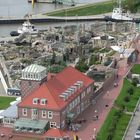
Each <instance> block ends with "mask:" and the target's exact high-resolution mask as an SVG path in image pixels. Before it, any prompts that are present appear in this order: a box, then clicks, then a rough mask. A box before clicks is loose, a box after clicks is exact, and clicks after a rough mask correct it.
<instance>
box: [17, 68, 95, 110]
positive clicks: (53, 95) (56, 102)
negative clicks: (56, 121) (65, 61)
mask: <svg viewBox="0 0 140 140" xmlns="http://www.w3.org/2000/svg"><path fill="white" fill-rule="evenodd" d="M77 81H83V87H82V88H81V89H80V90H83V89H84V88H86V87H88V86H89V85H91V84H92V83H93V80H92V79H90V78H89V77H87V76H86V75H84V74H83V73H81V72H79V71H78V70H76V69H75V68H73V67H71V66H69V67H67V68H65V69H64V70H63V71H61V72H60V73H58V74H57V75H56V76H54V77H53V78H51V79H50V80H49V81H47V82H44V83H43V84H42V85H41V86H40V87H39V88H38V89H36V91H33V92H32V93H31V94H30V95H28V96H27V97H25V98H24V99H23V101H22V102H21V103H19V104H18V106H21V107H35V108H47V109H61V108H63V107H64V106H65V105H66V104H67V103H68V102H70V101H71V100H72V99H73V98H74V97H75V96H77V95H78V94H79V93H80V90H79V91H77V92H76V93H75V94H74V95H72V97H70V98H69V99H68V100H67V101H64V100H63V99H62V98H60V97H59V95H60V94H61V93H63V92H64V91H65V90H66V89H67V88H68V87H70V86H72V85H74V83H75V82H77ZM33 98H40V99H41V98H46V99H47V104H46V105H45V106H44V105H40V104H38V105H34V104H33V103H32V100H33Z"/></svg>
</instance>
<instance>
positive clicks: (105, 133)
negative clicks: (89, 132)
mask: <svg viewBox="0 0 140 140" xmlns="http://www.w3.org/2000/svg"><path fill="white" fill-rule="evenodd" d="M130 118H131V115H126V114H125V113H123V112H122V111H121V110H117V109H115V108H112V109H111V111H110V113H109V114H108V116H107V119H106V120H105V122H104V124H103V126H102V128H101V130H100V132H99V133H98V135H97V140H121V139H122V137H123V134H124V132H125V129H126V127H127V125H128V123H129V120H130Z"/></svg>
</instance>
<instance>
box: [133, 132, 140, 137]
mask: <svg viewBox="0 0 140 140" xmlns="http://www.w3.org/2000/svg"><path fill="white" fill-rule="evenodd" d="M134 138H140V131H139V130H137V131H136V133H135V137H134Z"/></svg>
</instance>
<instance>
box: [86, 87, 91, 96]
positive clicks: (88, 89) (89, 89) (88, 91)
mask: <svg viewBox="0 0 140 140" xmlns="http://www.w3.org/2000/svg"><path fill="white" fill-rule="evenodd" d="M90 92H91V86H90V87H88V88H87V94H88V93H90Z"/></svg>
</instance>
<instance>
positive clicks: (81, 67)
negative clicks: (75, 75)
mask: <svg viewBox="0 0 140 140" xmlns="http://www.w3.org/2000/svg"><path fill="white" fill-rule="evenodd" d="M75 68H76V69H77V70H79V71H81V72H86V71H87V70H88V69H89V67H88V65H87V64H86V63H85V61H84V59H81V60H80V61H79V62H78V63H77V65H76V66H75Z"/></svg>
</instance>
